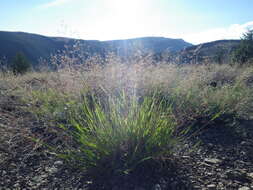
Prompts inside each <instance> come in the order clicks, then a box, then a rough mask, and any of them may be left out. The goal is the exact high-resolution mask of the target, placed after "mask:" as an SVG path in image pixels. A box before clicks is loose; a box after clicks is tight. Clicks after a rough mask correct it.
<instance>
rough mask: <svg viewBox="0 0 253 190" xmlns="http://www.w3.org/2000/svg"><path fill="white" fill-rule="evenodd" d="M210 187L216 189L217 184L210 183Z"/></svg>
mask: <svg viewBox="0 0 253 190" xmlns="http://www.w3.org/2000/svg"><path fill="white" fill-rule="evenodd" d="M207 188H208V189H216V185H215V184H210V185H208V186H207Z"/></svg>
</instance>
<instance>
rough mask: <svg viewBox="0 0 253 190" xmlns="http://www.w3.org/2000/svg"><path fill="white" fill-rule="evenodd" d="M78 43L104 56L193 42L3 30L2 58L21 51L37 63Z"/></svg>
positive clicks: (161, 49) (174, 48)
mask: <svg viewBox="0 0 253 190" xmlns="http://www.w3.org/2000/svg"><path fill="white" fill-rule="evenodd" d="M77 43H78V48H79V50H78V51H79V53H80V50H81V51H82V52H83V53H84V54H85V56H87V55H89V56H91V55H94V54H98V55H102V56H103V55H105V54H106V53H108V52H113V53H115V54H117V55H119V56H129V55H132V54H135V53H136V52H137V51H140V52H142V53H144V52H145V53H147V52H152V53H161V52H164V51H170V52H171V51H172V52H175V51H179V50H181V49H183V48H186V47H189V46H191V45H192V44H190V43H187V42H185V41H183V40H182V39H170V38H162V37H145V38H135V39H126V40H113V41H97V40H78V39H71V38H61V37H46V36H42V35H37V34H30V33H24V32H1V31H0V58H3V57H6V58H7V60H8V61H11V60H12V58H13V57H14V56H15V54H16V53H17V52H20V51H21V52H23V53H24V54H25V55H26V56H27V58H28V59H29V60H30V61H31V62H32V63H33V64H36V63H37V61H38V59H39V58H41V57H42V58H48V57H49V56H50V54H55V53H57V51H62V50H64V49H65V48H66V47H73V46H74V45H75V44H77Z"/></svg>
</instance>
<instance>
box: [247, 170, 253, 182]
mask: <svg viewBox="0 0 253 190" xmlns="http://www.w3.org/2000/svg"><path fill="white" fill-rule="evenodd" d="M247 176H248V177H249V178H251V179H252V180H253V172H252V173H248V174H247Z"/></svg>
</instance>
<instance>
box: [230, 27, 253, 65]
mask: <svg viewBox="0 0 253 190" xmlns="http://www.w3.org/2000/svg"><path fill="white" fill-rule="evenodd" d="M252 58H253V30H249V31H248V32H247V33H245V34H244V35H243V37H242V39H241V42H240V45H239V46H238V48H236V49H235V51H234V53H233V60H234V62H236V63H240V64H244V63H246V62H248V61H249V60H250V59H252Z"/></svg>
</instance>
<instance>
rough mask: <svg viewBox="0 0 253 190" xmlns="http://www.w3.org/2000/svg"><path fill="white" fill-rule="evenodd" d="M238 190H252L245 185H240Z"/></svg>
mask: <svg viewBox="0 0 253 190" xmlns="http://www.w3.org/2000/svg"><path fill="white" fill-rule="evenodd" d="M238 190H250V188H249V187H246V186H243V187H240V188H239V189H238Z"/></svg>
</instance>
